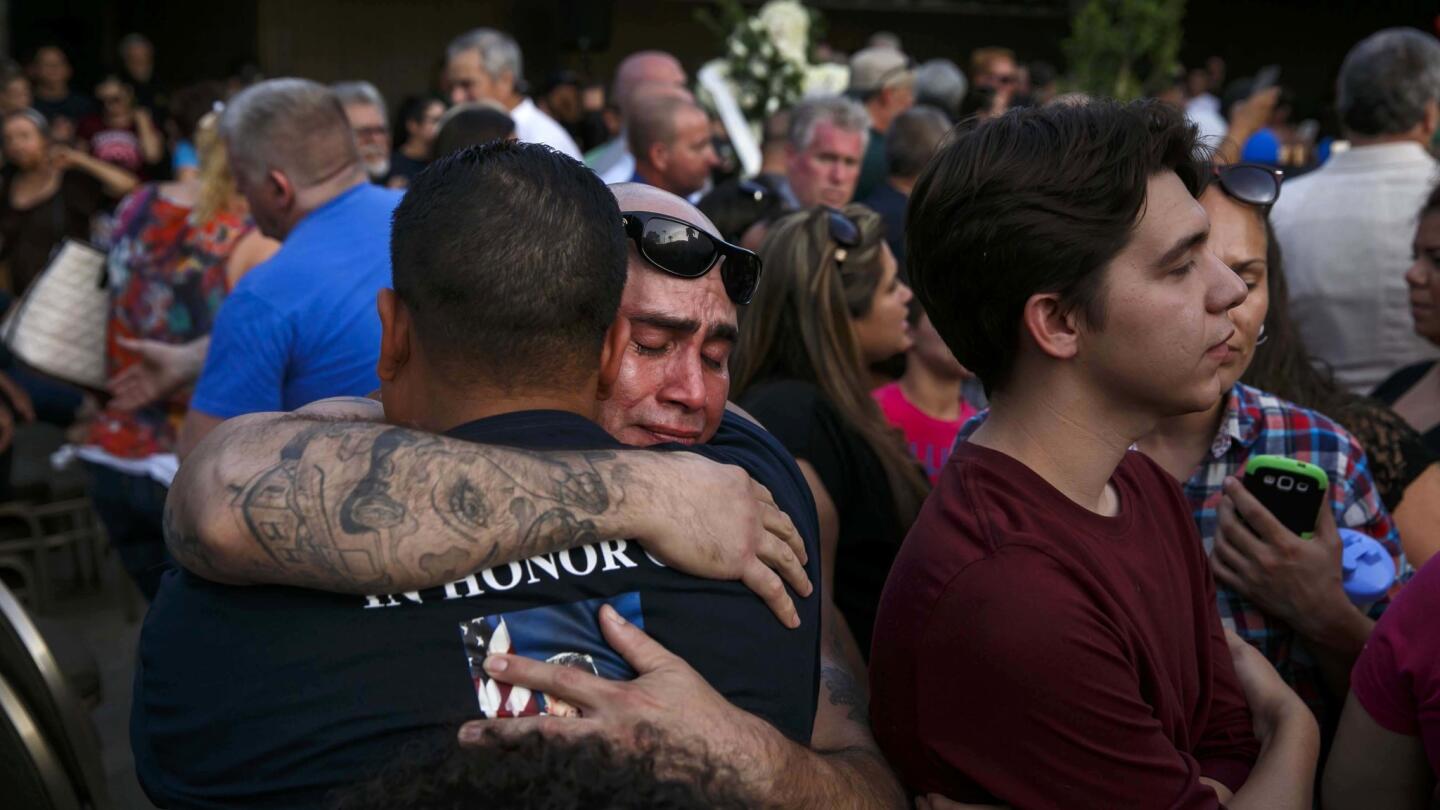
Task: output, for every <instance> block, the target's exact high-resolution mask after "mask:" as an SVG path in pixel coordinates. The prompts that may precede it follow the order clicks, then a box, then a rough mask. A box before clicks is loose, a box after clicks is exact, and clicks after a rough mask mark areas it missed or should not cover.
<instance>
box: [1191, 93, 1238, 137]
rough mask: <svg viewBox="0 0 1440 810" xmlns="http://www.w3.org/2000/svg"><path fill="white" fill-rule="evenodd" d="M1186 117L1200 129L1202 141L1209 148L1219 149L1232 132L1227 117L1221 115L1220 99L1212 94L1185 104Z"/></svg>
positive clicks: (1195, 98) (1198, 97)
mask: <svg viewBox="0 0 1440 810" xmlns="http://www.w3.org/2000/svg"><path fill="white" fill-rule="evenodd" d="M1185 117H1186V118H1188V119H1190V123H1192V124H1194V125H1195V126H1196V127H1197V128H1199V130H1200V140H1201V141H1202V142H1204V143H1205V144H1206V145H1207V146H1215V147H1218V146H1219V145H1220V144H1221V143H1222V142H1224V140H1225V133H1226V132H1228V131H1229V130H1230V125H1229V124H1227V123H1226V122H1225V117H1224V116H1222V115H1220V99H1218V98H1216V97H1215V96H1214V95H1212V94H1210V93H1201V94H1200V95H1198V96H1196V97H1194V98H1192V99H1190V101H1189V102H1187V103H1186V104H1185ZM1242 145H1243V144H1242Z"/></svg>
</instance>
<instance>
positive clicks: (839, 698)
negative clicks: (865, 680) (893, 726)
mask: <svg viewBox="0 0 1440 810" xmlns="http://www.w3.org/2000/svg"><path fill="white" fill-rule="evenodd" d="M820 677H821V679H822V680H824V681H825V687H826V689H828V690H829V691H830V704H831V705H832V706H849V707H850V711H849V713H848V714H847V715H846V716H847V717H848V718H850V719H851V720H854V721H855V722H857V723H864V724H866V725H869V724H870V709H869V707H868V706H866V701H865V694H864V690H862V689H861V688H860V684H859V682H857V681H856V680H855V676H854V675H852V674H850V670H848V669H846V668H845V667H843V666H840V665H839V664H836V663H835V662H834V661H825V662H824V663H822V664H821V665H820Z"/></svg>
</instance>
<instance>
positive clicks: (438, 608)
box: [131, 411, 820, 807]
mask: <svg viewBox="0 0 1440 810" xmlns="http://www.w3.org/2000/svg"><path fill="white" fill-rule="evenodd" d="M450 435H452V436H455V437H457V438H461V439H465V440H469V441H475V442H487V443H494V444H503V445H511V446H517V447H525V448H530V449H561V448H568V449H612V448H619V447H620V445H619V444H617V443H616V442H615V440H614V439H613V438H611V437H610V435H609V434H607V433H605V432H604V431H603V430H602V429H601V428H600V427H599V426H597V425H595V424H594V423H592V422H590V421H588V420H586V419H583V418H581V417H580V416H577V415H575V414H571V413H563V412H558V411H528V412H519V413H511V414H505V415H502V416H496V417H492V418H488V419H482V420H479V421H476V422H471V423H469V424H467V425H463V426H461V427H459V428H456V429H455V430H452V431H450ZM693 449H694V450H695V452H697V453H700V454H701V455H704V456H707V457H710V458H713V459H715V460H718V461H724V462H727V463H733V464H738V465H739V466H741V467H743V468H744V469H746V470H747V471H749V472H750V473H751V474H752V475H753V476H754V477H755V478H756V479H757V480H758V481H759V482H760V483H762V484H764V485H765V486H767V487H769V488H770V491H771V492H772V493H773V494H774V496H775V499H776V502H777V503H778V504H779V505H780V507H781V508H782V509H784V510H785V511H786V512H787V513H789V514H790V515H791V517H792V519H793V520H794V521H795V523H796V526H797V528H798V529H799V530H800V531H801V533H802V534H803V535H804V537H805V539H806V543H807V546H808V548H809V549H810V565H809V571H810V573H811V577H812V581H814V582H815V583H816V584H817V588H816V591H815V593H812V595H811V596H810V597H809V598H806V599H803V600H802V599H798V598H797V599H796V606H797V608H798V609H799V611H800V618H801V622H802V624H801V627H800V629H798V630H787V629H785V628H784V627H783V626H782V625H781V624H780V622H779V620H778V619H776V618H775V616H774V615H773V614H771V612H770V610H769V609H768V608H767V607H766V606H765V604H764V603H763V602H762V601H761V600H760V599H759V598H758V597H757V596H755V595H754V594H753V593H751V592H750V591H749V590H748V589H747V588H745V586H743V585H741V584H740V583H738V582H715V581H710V580H701V579H696V578H694V577H690V576H686V575H684V574H680V573H678V572H675V571H672V570H670V569H668V568H665V567H664V566H661V565H660V564H659V563H657V562H655V561H653V560H651V559H650V558H649V557H648V556H647V555H646V553H645V552H644V551H643V550H642V549H641V548H640V547H639V545H638V544H636V543H634V542H625V541H605V542H601V543H596V544H593V545H589V546H584V547H581V548H578V549H572V550H570V551H567V552H561V553H559V554H550V555H544V556H540V557H534V558H531V559H530V560H527V561H525V562H523V563H519V562H517V563H511V564H509V565H506V566H497V567H496V568H493V569H489V570H487V571H484V572H477V573H476V574H473V575H471V576H470V577H467V578H466V579H463V580H459V581H457V582H454V583H451V584H449V585H447V586H445V587H444V588H435V589H431V590H427V591H420V592H418V593H410V594H393V595H384V594H382V595H376V596H370V597H357V596H345V595H337V594H327V593H320V592H317V591H306V590H301V589H297V588H286V587H253V588H235V587H229V586H223V585H217V584H215V583H211V582H208V581H206V580H204V579H202V578H200V577H196V576H194V575H192V574H190V573H188V572H185V571H174V572H171V573H168V574H167V575H166V577H165V579H164V581H163V582H162V584H161V587H160V593H159V595H158V596H157V597H156V600H155V602H154V604H153V605H152V606H151V608H150V613H149V615H148V616H147V617H146V619H145V627H144V630H143V632H142V634H141V639H140V655H139V661H138V664H137V671H136V677H135V702H134V710H133V714H132V717H131V741H132V747H133V749H134V753H135V764H136V771H137V773H138V774H139V777H140V780H141V784H142V785H143V786H144V787H145V790H146V792H147V793H149V794H150V796H151V798H152V799H153V800H155V802H156V803H157V804H159V805H160V806H162V807H163V806H166V805H167V804H168V805H172V806H185V807H314V806H318V805H320V804H322V803H323V799H324V796H325V795H326V793H327V792H329V791H331V790H333V789H335V788H339V787H343V786H347V785H350V784H353V783H354V782H356V781H357V780H359V779H361V778H363V777H366V776H368V775H370V774H372V773H373V772H374V770H375V769H376V768H378V767H379V766H380V765H382V764H384V763H385V762H386V761H387V760H388V759H389V758H392V757H393V756H395V755H396V753H397V752H398V751H399V750H400V748H401V746H402V745H404V744H405V743H407V742H409V741H412V740H424V739H427V738H429V739H434V738H438V737H441V736H444V735H450V734H453V733H454V727H455V725H456V724H458V723H459V722H460V721H463V720H466V719H470V718H474V717H478V716H481V713H482V710H483V709H484V708H485V707H486V706H489V707H490V708H491V709H492V710H493V709H494V708H496V707H504V708H508V709H509V710H510V711H511V712H515V713H520V714H534V713H536V712H538V711H540V710H541V709H554V708H555V707H554V706H551V705H550V704H549V703H548V701H547V700H546V698H544V697H543V696H541V695H537V694H530V693H527V692H525V691H524V690H519V689H517V690H510V689H508V688H507V687H500V686H499V685H498V684H495V683H494V682H492V681H489V679H488V677H486V676H485V675H484V672H483V670H481V669H480V666H479V665H480V662H481V661H482V660H483V658H484V655H485V651H486V650H487V649H489V650H490V651H495V652H498V651H501V650H502V649H505V648H506V647H504V646H502V645H507V644H508V649H509V650H510V651H512V652H514V653H518V654H521V655H527V656H530V657H535V658H540V659H552V658H556V657H559V658H560V660H561V661H564V662H566V663H570V664H571V665H576V666H579V667H581V668H587V669H593V671H596V672H598V673H599V674H601V675H604V676H606V677H610V678H625V677H633V672H631V671H630V669H629V667H628V666H627V665H626V664H625V662H624V660H623V659H621V658H620V657H619V656H618V655H617V654H616V653H615V652H614V651H613V650H611V649H610V648H609V647H608V646H607V645H606V644H605V642H604V640H603V637H602V636H601V635H600V630H599V627H598V625H597V623H596V617H595V612H596V611H597V610H598V609H599V607H600V605H601V604H602V603H603V602H610V603H611V604H612V605H614V606H615V607H616V609H617V610H619V611H620V612H621V614H622V615H625V616H626V617H627V618H629V619H630V620H631V621H633V622H635V623H636V624H638V625H641V626H643V627H644V628H645V630H646V631H647V632H649V633H650V634H651V635H653V636H654V637H655V638H656V639H657V640H658V641H659V642H660V643H662V644H664V645H665V646H666V647H668V648H669V649H670V650H671V651H673V652H675V653H676V654H678V655H680V656H681V657H682V658H684V659H685V660H687V661H689V662H690V664H691V665H693V666H694V667H695V668H696V669H697V670H698V671H699V672H700V674H701V675H703V676H704V677H705V679H706V680H707V681H709V683H710V684H711V685H712V686H714V687H715V688H716V689H717V690H718V691H719V692H720V693H721V694H723V695H725V697H726V698H728V699H729V700H731V701H732V702H734V703H735V704H736V705H738V706H740V707H741V708H743V709H745V710H747V711H751V712H754V713H756V714H758V715H759V716H761V717H763V718H765V719H766V720H768V721H770V722H771V723H773V724H775V725H776V727H778V728H779V729H780V730H781V731H782V732H784V733H785V734H786V735H787V736H789V737H790V738H791V739H794V740H795V741H797V742H799V743H802V744H805V743H808V741H809V738H810V730H811V726H812V724H813V722H814V715H815V699H816V693H817V687H818V674H819V630H820V618H819V600H818V597H817V594H818V592H819V588H818V583H819V567H818V566H819V557H820V555H819V552H818V549H817V548H816V545H815V543H816V535H817V529H816V522H815V517H814V505H813V501H812V500H811V499H810V495H809V491H808V489H807V488H806V487H805V482H804V479H803V477H802V476H801V475H800V472H799V469H798V468H797V467H795V465H794V464H793V462H791V461H790V460H789V459H788V456H787V454H786V453H785V451H784V449H783V448H782V447H780V446H779V444H778V443H777V442H775V440H774V439H773V438H771V437H769V436H768V435H767V434H765V433H764V431H762V430H759V429H758V428H756V427H754V426H753V425H751V424H750V423H748V422H744V421H743V420H740V419H738V418H737V417H734V416H731V415H728V414H727V415H726V418H725V421H724V422H723V424H722V426H721V429H720V433H719V435H717V436H716V438H715V440H714V442H713V443H712V444H711V445H709V446H705V447H698V448H693ZM696 495H697V497H701V496H703V493H698V492H697V493H696ZM792 595H793V594H792ZM502 628H503V632H502ZM552 713H553V712H552ZM503 714H504V712H502V715H503Z"/></svg>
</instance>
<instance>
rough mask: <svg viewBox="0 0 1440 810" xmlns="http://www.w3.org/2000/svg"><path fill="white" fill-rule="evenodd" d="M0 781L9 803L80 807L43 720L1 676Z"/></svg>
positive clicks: (48, 809)
mask: <svg viewBox="0 0 1440 810" xmlns="http://www.w3.org/2000/svg"><path fill="white" fill-rule="evenodd" d="M0 785H4V801H5V806H6V807H23V808H26V810H80V799H79V797H78V796H76V795H75V789H74V788H73V787H72V786H71V785H70V780H69V779H68V778H67V777H66V775H65V768H64V767H63V766H62V765H61V764H60V757H59V755H58V754H56V753H55V748H54V746H52V745H51V744H50V741H49V740H48V739H47V738H46V736H45V734H43V733H42V732H41V731H40V724H39V723H38V722H37V721H36V720H35V717H34V716H33V715H32V714H31V713H30V712H29V710H27V709H26V708H25V701H23V700H21V699H20V696H19V695H18V694H16V692H15V690H14V689H11V688H10V684H9V682H7V681H6V680H5V679H4V678H0Z"/></svg>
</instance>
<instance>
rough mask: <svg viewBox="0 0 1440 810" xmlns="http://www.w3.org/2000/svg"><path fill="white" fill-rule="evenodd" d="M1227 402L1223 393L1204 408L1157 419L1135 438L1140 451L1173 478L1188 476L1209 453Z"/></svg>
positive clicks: (1179, 478) (1179, 479) (1186, 477)
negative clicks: (1149, 427)
mask: <svg viewBox="0 0 1440 810" xmlns="http://www.w3.org/2000/svg"><path fill="white" fill-rule="evenodd" d="M1229 401H1230V397H1229V395H1228V393H1227V395H1226V396H1223V397H1221V398H1220V401H1219V402H1216V403H1215V404H1214V405H1213V406H1211V407H1210V408H1209V409H1208V410H1204V411H1196V412H1195V413H1186V414H1181V415H1179V416H1171V417H1169V418H1167V419H1161V420H1160V421H1159V423H1157V424H1156V425H1155V429H1154V430H1153V431H1151V432H1150V435H1148V436H1146V437H1145V438H1143V439H1141V440H1140V441H1139V445H1140V450H1141V451H1142V452H1144V453H1145V455H1147V456H1149V457H1150V458H1151V459H1154V461H1155V462H1156V463H1157V464H1159V465H1160V466H1161V467H1164V468H1165V471H1166V472H1168V473H1170V475H1171V476H1173V477H1174V478H1175V480H1177V481H1185V480H1187V479H1189V478H1190V474H1191V473H1193V472H1194V471H1195V468H1196V467H1198V466H1200V464H1201V463H1202V462H1203V461H1204V460H1205V456H1206V455H1207V454H1208V453H1209V452H1210V446H1211V445H1212V444H1214V442H1215V434H1216V433H1217V432H1219V430H1220V419H1221V418H1222V417H1223V416H1224V415H1225V405H1226V404H1227V403H1228V402H1229Z"/></svg>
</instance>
